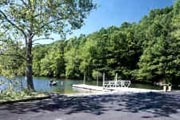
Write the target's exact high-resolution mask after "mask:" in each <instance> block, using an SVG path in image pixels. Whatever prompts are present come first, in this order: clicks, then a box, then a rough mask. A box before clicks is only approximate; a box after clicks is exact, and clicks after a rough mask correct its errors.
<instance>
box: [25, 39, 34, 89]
mask: <svg viewBox="0 0 180 120" xmlns="http://www.w3.org/2000/svg"><path fill="white" fill-rule="evenodd" d="M31 52H32V39H31V38H29V39H28V41H27V43H26V79H27V88H28V90H30V91H34V84H33V77H32V53H31Z"/></svg>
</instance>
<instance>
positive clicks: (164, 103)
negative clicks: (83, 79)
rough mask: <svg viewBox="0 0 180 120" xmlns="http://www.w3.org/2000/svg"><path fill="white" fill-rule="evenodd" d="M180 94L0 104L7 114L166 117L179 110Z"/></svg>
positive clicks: (52, 98)
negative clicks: (127, 114) (117, 113)
mask: <svg viewBox="0 0 180 120" xmlns="http://www.w3.org/2000/svg"><path fill="white" fill-rule="evenodd" d="M179 101H180V94H166V93H133V94H123V95H120V94H116V95H112V94H111V95H98V96H86V97H66V96H59V95H57V96H52V97H51V99H44V100H39V101H31V102H24V103H14V104H7V105H2V106H0V111H1V110H7V111H9V112H11V113H16V114H26V113H29V112H45V111H50V112H53V111H59V112H64V114H68V115H70V114H72V113H81V112H84V113H90V114H95V115H101V114H105V113H106V112H108V111H116V112H128V113H140V114H142V112H143V113H147V114H142V115H141V117H142V118H152V117H169V116H170V115H171V114H177V113H180V102H179Z"/></svg>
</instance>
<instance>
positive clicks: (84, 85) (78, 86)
mask: <svg viewBox="0 0 180 120" xmlns="http://www.w3.org/2000/svg"><path fill="white" fill-rule="evenodd" d="M72 87H74V88H80V89H85V90H93V91H103V87H102V86H94V85H86V84H74V85H72Z"/></svg>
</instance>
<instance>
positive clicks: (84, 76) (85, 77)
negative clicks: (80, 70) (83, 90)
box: [83, 72, 86, 84]
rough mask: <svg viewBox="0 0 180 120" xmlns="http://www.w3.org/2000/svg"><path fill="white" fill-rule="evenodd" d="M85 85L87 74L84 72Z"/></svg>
mask: <svg viewBox="0 0 180 120" xmlns="http://www.w3.org/2000/svg"><path fill="white" fill-rule="evenodd" d="M83 84H86V73H85V72H84V79H83Z"/></svg>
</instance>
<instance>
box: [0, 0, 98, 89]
mask: <svg viewBox="0 0 180 120" xmlns="http://www.w3.org/2000/svg"><path fill="white" fill-rule="evenodd" d="M95 7H96V5H95V4H94V3H93V1H92V0H26V1H25V0H18V1H16V0H3V1H2V0H1V2H0V23H1V24H0V31H2V33H3V34H6V37H8V38H10V39H11V40H14V41H17V40H23V43H24V46H25V49H24V50H25V60H26V61H25V65H26V69H25V70H26V73H25V75H26V78H27V87H28V89H29V90H34V85H33V79H32V73H33V71H32V66H33V62H32V61H33V57H32V56H33V55H32V46H33V43H34V42H35V41H37V40H39V39H49V36H50V34H52V33H57V34H59V35H60V36H61V37H65V36H66V34H67V33H70V32H71V31H72V30H74V29H79V28H80V27H81V26H82V25H83V23H84V19H85V18H86V17H87V15H88V14H89V12H90V11H91V10H92V9H94V8H95ZM0 36H1V34H0ZM3 41H4V40H3ZM51 57H52V56H47V58H48V59H51ZM58 59H60V58H59V57H58V58H55V60H54V61H58ZM56 63H57V62H53V63H47V61H46V60H44V61H43V64H45V65H48V66H49V65H50V67H48V68H47V67H46V66H45V68H43V69H46V68H47V69H48V70H47V71H50V72H51V71H52V70H53V71H55V73H54V74H55V76H59V75H58V74H59V73H58V72H59V71H57V69H58V68H57V65H54V64H56ZM52 64H53V65H52ZM57 64H60V63H57ZM38 65H39V63H38V64H36V65H35V66H38ZM38 67H39V66H38ZM47 71H44V73H43V74H47ZM48 74H49V73H48ZM50 74H51V73H50Z"/></svg>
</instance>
